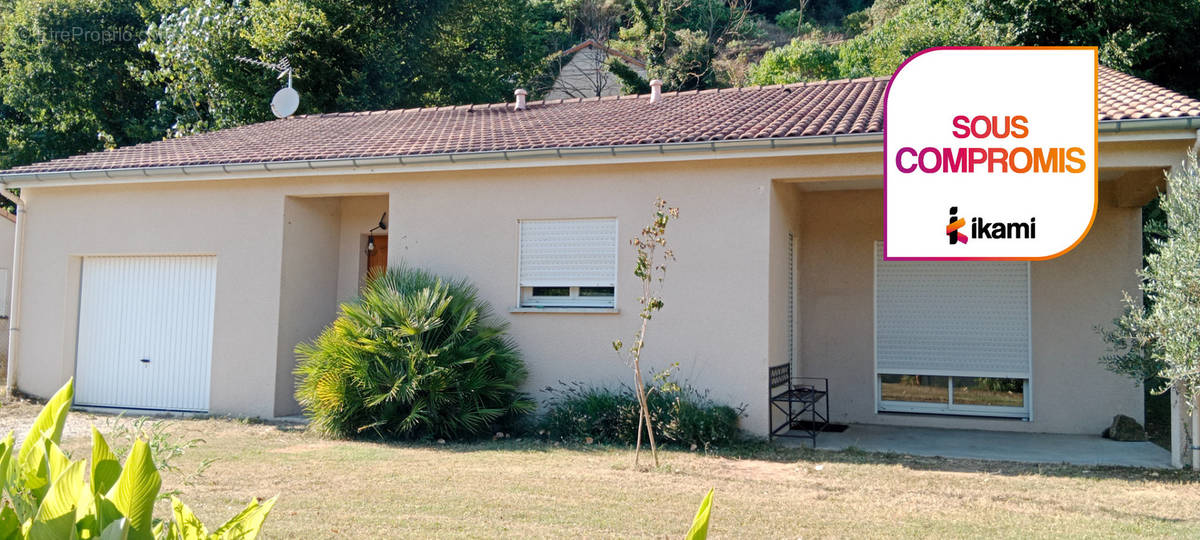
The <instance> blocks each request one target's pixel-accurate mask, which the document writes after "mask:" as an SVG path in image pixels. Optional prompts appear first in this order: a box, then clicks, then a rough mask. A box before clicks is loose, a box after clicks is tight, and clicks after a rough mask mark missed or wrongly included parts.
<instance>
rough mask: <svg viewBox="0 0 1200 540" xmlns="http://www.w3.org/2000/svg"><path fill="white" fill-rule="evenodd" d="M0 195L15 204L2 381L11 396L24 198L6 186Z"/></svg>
mask: <svg viewBox="0 0 1200 540" xmlns="http://www.w3.org/2000/svg"><path fill="white" fill-rule="evenodd" d="M0 196H3V197H4V198H5V199H8V200H10V201H12V202H13V204H15V205H17V211H16V216H17V225H16V230H14V231H13V237H14V238H13V262H12V269H13V270H12V293H11V294H10V295H9V300H10V302H11V304H12V310H11V311H10V312H9V314H8V373H7V379H5V382H4V389H5V394H6V395H8V396H12V394H13V390H15V389H16V387H17V359H18V358H17V357H18V355H19V354H20V350H21V275H22V272H21V267H22V266H24V262H25V260H24V257H25V213H26V209H25V200H24V199H22V198H20V197H18V196H16V195H14V194H13V193H12V192H11V191H9V190H8V189H6V188H0Z"/></svg>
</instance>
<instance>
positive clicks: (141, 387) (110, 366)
mask: <svg viewBox="0 0 1200 540" xmlns="http://www.w3.org/2000/svg"><path fill="white" fill-rule="evenodd" d="M216 277H217V259H216V257H191V256H181V257H86V258H84V260H83V276H82V283H81V285H80V298H79V339H78V343H77V345H76V347H77V348H76V354H75V356H76V361H75V388H76V390H75V403H76V404H77V405H86V406H95V407H118V408H128V409H155V410H171V411H197V412H206V411H208V395H209V376H210V373H211V365H212V337H213V303H214V296H215V291H216Z"/></svg>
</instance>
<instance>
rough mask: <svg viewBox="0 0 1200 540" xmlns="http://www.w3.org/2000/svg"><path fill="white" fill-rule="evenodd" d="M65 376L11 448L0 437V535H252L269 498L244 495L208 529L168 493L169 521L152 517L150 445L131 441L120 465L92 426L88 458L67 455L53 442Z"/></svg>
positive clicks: (63, 414)
mask: <svg viewBox="0 0 1200 540" xmlns="http://www.w3.org/2000/svg"><path fill="white" fill-rule="evenodd" d="M74 390H75V387H74V384H73V381H67V384H65V385H63V387H62V388H61V389H60V390H59V391H58V392H56V393H55V394H54V397H52V398H50V401H48V402H47V403H46V406H45V407H43V408H42V412H41V413H39V414H38V416H37V418H36V419H35V420H34V421H33V425H32V426H31V427H30V428H29V434H28V435H26V436H25V439H24V440H23V442H22V443H21V448H20V449H19V450H15V449H14V446H15V444H14V439H13V434H12V432H11V431H10V432H9V433H8V436H7V437H5V438H4V439H3V440H0V491H2V492H3V494H4V500H3V502H2V503H0V538H3V539H5V540H9V539H42V538H122V539H165V540H202V539H209V538H214V539H215V538H239V539H245V540H253V539H254V538H255V537H257V536H258V533H259V531H260V530H261V529H262V524H263V522H264V521H265V520H266V519H267V514H268V513H269V512H270V511H271V507H272V506H274V505H275V498H271V499H270V500H268V501H265V502H263V503H261V504H260V503H259V502H258V501H251V502H250V504H249V505H248V506H246V508H245V510H242V512H241V513H239V514H238V515H236V516H234V517H233V518H232V519H230V520H229V521H227V522H226V523H225V524H224V525H222V526H221V527H219V528H218V529H217V530H216V531H214V532H213V533H211V534H210V533H209V532H208V529H206V528H205V527H204V524H203V523H201V522H200V520H199V519H197V518H196V516H195V515H194V514H192V512H191V510H189V509H188V507H187V506H185V505H184V504H183V503H182V502H180V501H179V499H176V498H175V497H173V496H172V497H171V510H172V519H171V520H170V521H163V520H159V519H155V518H154V516H153V513H154V503H155V501H156V500H158V492H159V488H160V487H161V486H162V479H161V477H160V476H159V474H158V470H157V468H156V467H155V465H154V459H153V457H152V456H151V453H152V451H151V449H150V445H148V444H147V443H146V442H145V441H143V440H140V439H137V440H135V441H134V443H133V445H132V447H130V449H129V455H128V457H127V458H126V459H125V463H124V465H122V464H121V463H120V461H119V460H118V458H117V455H116V454H115V453H113V451H112V450H111V449H110V448H109V446H108V443H107V442H106V441H105V440H104V437H103V436H102V435H100V432H99V431H97V430H96V428H95V427H93V428H92V452H91V458H92V459H91V464H90V466H89V464H88V462H87V461H84V460H78V461H72V460H71V458H70V456H68V455H67V454H66V453H65V452H63V450H62V449H61V448H60V447H59V444H60V443H61V442H62V431H63V426H64V425H65V424H66V420H67V411H68V410H69V409H70V407H71V399H72V397H73V396H74Z"/></svg>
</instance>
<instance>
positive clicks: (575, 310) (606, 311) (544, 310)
mask: <svg viewBox="0 0 1200 540" xmlns="http://www.w3.org/2000/svg"><path fill="white" fill-rule="evenodd" d="M508 312H509V313H587V314H593V315H595V314H612V313H620V312H621V310H619V309H617V308H589V307H545V308H537V307H513V308H509V309H508Z"/></svg>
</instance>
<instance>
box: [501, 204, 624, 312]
mask: <svg viewBox="0 0 1200 540" xmlns="http://www.w3.org/2000/svg"><path fill="white" fill-rule="evenodd" d="M518 223H519V226H520V256H519V261H518V269H517V274H518V281H519V286H520V289H521V302H520V305H521V307H528V308H554V307H564V308H612V307H615V305H616V303H615V298H616V285H617V220H616V219H613V218H594V219H526V220H520V221H519V222H518Z"/></svg>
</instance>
